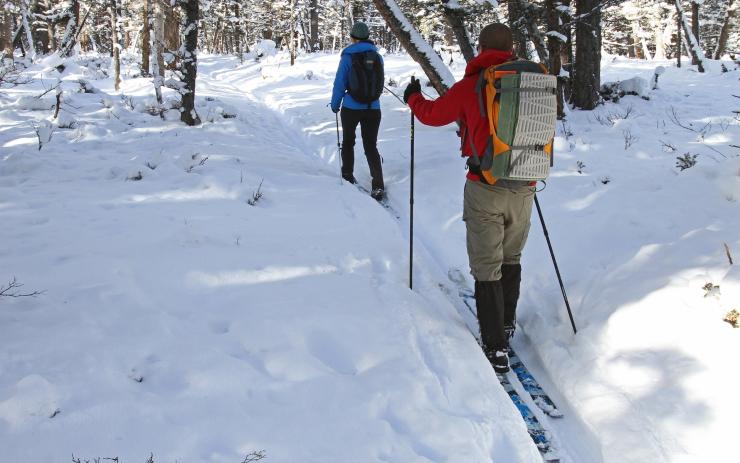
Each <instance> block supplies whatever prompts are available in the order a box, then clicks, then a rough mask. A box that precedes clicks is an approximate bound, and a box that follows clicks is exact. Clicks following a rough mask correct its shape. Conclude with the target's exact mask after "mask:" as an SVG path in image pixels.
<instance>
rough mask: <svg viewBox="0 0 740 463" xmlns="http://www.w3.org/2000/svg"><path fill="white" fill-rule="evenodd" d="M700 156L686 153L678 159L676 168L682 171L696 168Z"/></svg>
mask: <svg viewBox="0 0 740 463" xmlns="http://www.w3.org/2000/svg"><path fill="white" fill-rule="evenodd" d="M698 156H699V155H698V154H691V153H684V154H682V155H681V156H678V157H677V158H676V167H678V169H679V170H682V171H683V170H686V169H688V168H690V167H694V166H695V165H696V158H697V157H698Z"/></svg>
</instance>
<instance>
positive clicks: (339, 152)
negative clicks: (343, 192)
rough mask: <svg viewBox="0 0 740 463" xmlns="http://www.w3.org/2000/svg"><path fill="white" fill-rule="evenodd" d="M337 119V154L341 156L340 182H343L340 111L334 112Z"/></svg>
mask: <svg viewBox="0 0 740 463" xmlns="http://www.w3.org/2000/svg"><path fill="white" fill-rule="evenodd" d="M334 118H335V119H336V120H337V156H338V157H339V184H340V185H341V184H342V145H341V143H339V113H334Z"/></svg>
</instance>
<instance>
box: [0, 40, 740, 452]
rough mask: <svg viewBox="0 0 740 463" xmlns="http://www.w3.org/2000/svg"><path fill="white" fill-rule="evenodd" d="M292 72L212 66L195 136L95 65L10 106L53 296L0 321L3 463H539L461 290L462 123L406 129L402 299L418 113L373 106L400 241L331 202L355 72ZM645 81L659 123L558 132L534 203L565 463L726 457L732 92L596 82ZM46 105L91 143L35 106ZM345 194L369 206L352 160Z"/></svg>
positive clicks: (5, 205) (10, 149)
mask: <svg viewBox="0 0 740 463" xmlns="http://www.w3.org/2000/svg"><path fill="white" fill-rule="evenodd" d="M288 59H289V57H288V56H287V54H284V53H280V52H279V53H277V55H275V56H274V57H270V59H266V60H263V61H262V62H260V63H254V62H245V63H244V64H240V63H239V60H238V58H235V57H219V56H209V55H202V56H199V77H198V94H197V99H196V108H197V110H198V112H199V113H200V114H206V115H209V117H207V118H204V122H203V124H202V125H201V126H199V127H192V128H191V127H186V126H184V125H183V124H182V123H180V122H179V112H178V111H177V110H176V109H169V110H168V111H167V112H165V114H164V116H165V117H164V120H163V119H161V118H160V117H159V115H158V114H156V113H155V114H154V115H152V114H150V113H149V112H148V111H143V112H142V109H144V108H147V107H149V105H150V104H152V103H153V102H154V95H153V94H152V93H153V92H152V90H153V89H152V85H151V81H150V80H148V79H144V78H136V77H130V78H127V79H126V80H125V81H124V82H123V83H122V86H121V91H120V92H116V91H114V89H113V82H112V79H110V78H108V77H105V76H104V75H102V74H99V73H97V71H95V72H93V71H92V70H91V68H89V67H88V64H89V63H94V62H106V60H108V58H106V57H102V56H86V57H80V58H78V59H77V60H76V62H72V61H67V62H66V64H67V66H66V69H67V70H66V71H65V73H64V74H63V75H60V74H59V72H58V71H57V70H56V69H55V68H49V67H44V66H43V65H42V64H39V63H37V64H36V65H33V66H31V67H30V68H29V69H28V71H26V72H25V74H24V76H25V77H30V76H33V77H34V81H33V83H31V84H29V85H22V86H18V87H14V88H4V89H3V93H5V94H6V95H7V97H5V96H3V97H2V98H0V125H2V130H1V131H0V147H2V150H1V151H0V223H2V224H3V226H2V227H0V242H2V243H3V246H2V248H0V262H2V265H1V266H0V269H1V270H2V272H0V287H2V285H5V284H6V282H7V281H11V279H12V278H13V277H16V278H17V280H18V281H19V282H21V283H22V284H24V285H25V286H24V287H23V289H27V290H30V291H33V290H39V291H44V292H43V294H41V295H39V296H37V297H25V298H0V339H2V349H0V372H2V373H1V374H0V449H2V457H1V458H0V459H1V460H3V461H8V462H21V461H22V462H24V463H47V462H50V461H68V460H69V458H70V455H72V454H74V455H75V456H76V457H80V458H82V461H84V460H85V459H89V460H90V461H93V459H95V458H100V457H119V458H120V461H126V462H132V461H145V459H146V458H148V456H149V455H150V453H153V454H154V459H155V461H162V462H174V461H180V462H191V461H197V462H219V463H220V462H224V463H226V462H229V463H233V462H239V461H243V460H244V457H245V455H247V454H248V453H249V452H251V451H256V450H265V452H266V455H267V458H266V459H265V461H266V462H270V463H273V462H276V463H297V462H306V463H313V462H386V463H389V462H390V463H417V462H418V463H424V462H430V461H433V462H450V463H458V462H459V463H490V462H506V463H509V462H513V463H517V462H527V463H540V462H541V461H542V460H541V457H540V454H539V452H538V451H537V450H536V448H535V447H534V445H533V444H532V441H531V440H530V439H529V436H528V435H527V433H526V431H525V428H524V425H523V424H522V420H521V418H520V417H519V415H518V413H517V411H516V410H515V408H514V407H513V405H512V403H511V401H510V400H509V398H508V397H507V395H506V393H505V392H504V391H503V389H502V388H501V387H500V385H499V384H498V383H497V380H496V378H495V376H494V374H493V372H492V370H491V368H490V365H489V364H488V363H487V361H486V360H485V358H484V357H483V355H482V353H481V352H480V349H479V347H478V345H477V344H476V342H475V340H474V338H473V336H472V335H471V334H470V332H469V328H470V327H474V320H471V316H470V314H465V313H464V312H461V311H459V310H458V308H457V307H458V305H459V300H457V298H456V296H455V295H454V294H450V291H449V287H448V286H447V281H448V280H447V274H448V271H449V270H450V269H451V268H456V269H461V270H462V272H466V271H467V257H466V249H465V226H464V223H463V222H462V220H461V213H462V193H463V187H464V183H465V170H464V162H463V161H462V160H461V159H460V157H459V154H458V152H457V149H458V146H459V142H458V139H457V137H456V134H455V127H454V126H449V127H444V128H432V127H426V126H423V125H421V124H416V127H415V142H416V145H415V149H416V157H415V163H416V172H415V185H416V191H415V203H414V211H415V217H414V229H415V239H414V244H415V254H414V272H415V273H414V291H410V290H409V289H408V287H407V272H408V265H409V261H408V254H407V252H408V238H409V236H408V229H409V219H408V216H409V196H408V192H409V170H408V169H409V157H408V154H409V151H408V150H409V113H408V110H407V109H406V108H405V106H404V105H402V104H400V103H399V102H398V101H396V100H395V98H394V97H393V96H391V95H389V94H386V95H383V96H382V99H383V100H384V102H383V108H384V110H383V122H382V125H381V133H380V137H379V140H380V141H379V150H380V153H381V154H382V155H383V157H384V160H385V163H384V165H383V168H384V173H385V183H386V186H387V192H388V200H389V203H390V204H391V206H392V207H393V208H394V209H395V210H396V211H397V212H398V214H399V215H400V216H401V219H400V220H397V219H396V218H395V217H394V216H393V215H392V214H389V213H388V211H386V210H385V209H383V208H381V207H378V205H377V203H376V202H375V201H374V200H372V199H371V198H369V197H368V196H367V195H365V194H363V193H361V192H360V191H358V190H357V189H356V188H354V187H353V186H351V185H349V184H347V183H346V182H344V183H342V182H340V180H339V172H340V168H339V160H338V156H337V139H336V136H337V132H336V126H335V117H334V115H333V114H332V113H331V112H330V111H329V110H328V109H327V108H326V107H325V102H326V101H327V100H328V99H329V95H330V92H331V82H332V80H333V77H334V74H333V73H334V72H335V70H336V68H337V63H338V60H339V56H338V55H336V54H335V55H331V54H323V53H317V54H312V55H311V56H300V57H299V60H298V61H297V64H296V65H295V66H287V65H286V62H287V60H288ZM107 62H109V61H107ZM130 62H131V61H130V60H128V59H126V60H123V67H124V69H123V70H122V72H123V73H124V74H126V75H133V74H134V73H133V72H131V69H126V67H127V66H128V64H127V63H130ZM385 62H386V69H387V73H388V75H393V76H398V77H399V78H403V77H408V76H410V75H412V74H416V75H419V73H420V69H419V68H418V66H417V65H416V64H415V63H413V61H412V60H410V59H409V58H408V57H407V56H403V55H388V56H386V57H385ZM711 63H712V65H714V66H718V65H719V63H714V62H711ZM657 64H660V65H663V66H665V72H664V74H663V75H662V76H661V80H660V81H661V87H660V89H659V90H656V91H654V92H653V93H652V94H651V99H650V101H646V100H643V99H641V98H639V97H633V96H625V97H623V98H622V99H620V100H619V102H618V103H606V104H604V105H602V106H600V107H598V108H597V109H596V110H594V111H590V112H581V111H570V112H569V113H568V117H567V121H565V122H562V123H560V124H559V125H558V133H557V136H556V139H555V153H556V154H555V165H554V168H553V171H552V172H551V176H550V178H549V180H548V184H547V188H546V189H545V190H544V191H542V192H540V193H539V194H538V198H539V200H540V203H541V205H542V208H543V213H544V216H545V219H546V220H547V226H548V230H549V233H550V237H551V239H552V242H553V246H554V248H555V252H556V255H557V257H558V263H559V266H560V270H561V272H562V274H563V277H564V283H565V286H566V288H567V291H568V296H569V299H570V302H571V306H572V308H573V311H574V317H575V320H576V323H577V325H578V328H579V332H578V335H576V336H574V335H573V333H572V331H571V328H570V322H569V321H568V317H567V314H566V312H565V309H564V306H563V302H562V298H561V295H560V287H559V285H558V283H557V279H556V278H555V276H554V272H553V269H552V266H551V264H550V257H549V253H548V250H547V246H546V244H545V241H544V239H543V236H542V230H541V228H540V225H539V224H538V223H537V222H538V219H537V216H536V215H534V216H533V220H534V223H533V224H532V230H531V233H530V237H529V242H528V244H527V247H526V248H525V251H524V254H523V261H522V265H523V269H524V270H523V272H524V273H523V283H522V296H521V299H520V303H519V311H518V327H519V328H518V331H517V335H516V337H515V339H514V344H515V348H516V350H517V353H518V354H519V355H520V357H522V358H523V360H524V361H525V362H526V363H527V365H528V366H529V368H530V369H531V370H532V372H533V373H534V374H535V376H536V377H537V379H538V380H539V381H540V382H541V384H542V385H543V386H544V387H545V389H546V390H547V391H548V393H550V395H551V396H552V397H553V399H554V400H555V403H556V404H557V405H558V408H559V409H560V410H561V411H563V413H564V414H565V417H564V418H561V419H558V420H552V419H549V418H546V417H543V422H544V423H545V424H546V425H547V426H549V427H550V428H551V429H552V431H553V433H554V436H553V438H554V441H555V442H556V443H557V444H558V446H559V448H560V449H561V462H563V463H616V462H619V463H623V462H629V463H638V462H639V463H644V462H666V463H667V462H670V463H687V462H692V463H695V462H703V461H731V460H732V459H733V455H736V449H735V443H734V442H735V438H734V437H735V433H736V423H737V417H738V416H740V405H739V404H738V402H737V401H736V400H732V391H737V390H738V389H740V379H739V378H738V375H737V374H736V371H735V370H736V369H735V368H734V365H736V364H737V352H740V329H735V328H732V327H731V326H730V324H728V323H726V322H724V321H723V320H722V319H723V317H724V316H725V314H726V313H727V312H728V311H730V310H731V309H738V310H740V274H739V273H738V271H737V269H738V265H737V261H738V260H740V232H739V230H740V213H739V211H738V207H739V206H738V205H739V204H740V159H739V158H738V152H737V149H736V148H732V147H731V145H739V144H740V123H739V122H738V121H737V119H736V118H733V117H732V110H734V109H736V108H735V106H734V105H735V102H734V101H733V100H735V99H733V98H732V97H731V96H730V95H731V93H733V92H736V86H737V76H736V74H735V73H733V72H728V73H707V74H704V75H699V74H697V73H695V72H693V71H691V70H689V69H677V68H675V67H674V66H673V65H672V63H670V62H668V61H664V62H656V61H639V60H629V59H625V58H614V57H605V60H604V63H603V66H602V75H603V78H604V80H607V81H614V82H616V81H625V80H626V79H629V78H632V77H635V76H637V77H640V78H642V79H643V80H648V79H650V77H651V76H652V75H653V73H654V69H655V66H656V65H657ZM93 67H94V68H95V69H98V68H97V65H95V66H93ZM463 69H464V62H460V63H459V64H458V63H456V65H455V66H454V68H453V72H454V75H456V76H457V77H458V78H459V77H460V76H461V75H462V72H463ZM308 70H311V71H312V72H313V76H314V77H313V78H312V79H311V80H306V79H305V78H304V77H305V75H306V71H308ZM83 78H84V79H86V80H87V82H88V83H89V85H91V86H93V87H95V90H96V93H86V92H80V91H79V89H80V84H79V81H80V79H83ZM59 80H61V88H62V90H63V92H64V104H63V106H62V112H61V113H60V114H64V108H65V107H66V106H67V105H69V108H70V110H74V116H75V121H76V126H75V127H74V128H62V127H61V124H59V127H57V126H56V125H52V124H51V123H50V122H49V121H50V119H51V116H52V115H53V113H52V111H51V109H50V108H48V107H44V108H38V109H36V108H35V107H33V106H32V105H30V104H28V103H24V104H18V102H19V101H24V102H28V101H31V100H30V99H29V98H35V97H36V96H38V95H39V94H41V93H43V92H44V91H46V90H47V89H49V88H52V87H53V86H54V85H56V83H58V82H59ZM163 92H164V98H165V101H169V100H171V99H173V98H176V97H177V96H176V95H174V91H173V90H172V89H167V88H164V89H163ZM170 106H171V105H170ZM170 106H167V107H168V108H169V107H170ZM170 114H172V116H170ZM627 114H628V115H627ZM620 115H622V116H623V117H620ZM596 116H599V119H601V120H611V121H612V123H610V124H602V123H599V122H598V121H597V119H596ZM60 117H66V116H60ZM41 125H43V126H45V127H48V128H49V129H50V130H52V129H53V136H52V137H51V139H50V141H48V142H47V143H46V144H45V145H44V146H43V147H42V149H41V150H40V151H39V149H38V140H37V136H36V133H35V129H34V127H38V126H41ZM682 126H683V127H682ZM627 132H629V133H631V134H632V135H633V136H634V137H635V138H636V139H637V141H636V142H635V143H634V144H633V145H632V146H631V147H629V148H626V149H625V148H624V146H623V135H624V134H625V133H627ZM687 153H688V154H695V155H697V163H696V165H694V166H693V167H690V168H688V169H686V170H683V171H681V170H679V169H678V168H676V167H675V164H676V158H677V156H682V155H684V154H687ZM355 176H356V177H357V178H358V180H359V181H360V183H361V184H362V185H364V186H366V187H367V186H369V183H370V177H369V172H368V169H367V166H366V163H365V162H364V158H363V156H362V151H361V149H360V143H359V140H358V144H357V147H356V163H355ZM258 192H259V194H258ZM255 198H257V199H256V200H255ZM250 204H253V205H250ZM725 244H726V245H727V247H728V249H729V252H730V253H731V255H732V256H733V257H734V258H735V265H733V266H730V265H729V261H728V257H727V254H726V251H725V247H724V245H725ZM468 282H469V283H471V280H470V279H469V280H468ZM709 283H711V284H712V287H714V286H719V290H718V292H716V291H715V292H712V293H711V295H708V296H707V297H705V294H706V293H707V291H705V290H704V289H702V288H704V287H706V285H707V284H709ZM720 398H723V399H724V398H726V399H727V400H720Z"/></svg>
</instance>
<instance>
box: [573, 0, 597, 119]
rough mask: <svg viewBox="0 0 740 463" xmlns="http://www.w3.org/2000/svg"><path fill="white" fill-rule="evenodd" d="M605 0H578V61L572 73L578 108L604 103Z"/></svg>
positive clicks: (574, 94) (574, 98)
mask: <svg viewBox="0 0 740 463" xmlns="http://www.w3.org/2000/svg"><path fill="white" fill-rule="evenodd" d="M600 2H601V0H576V15H577V16H579V17H580V16H582V15H586V16H584V17H582V18H581V19H580V20H579V21H578V22H577V23H576V62H575V63H574V64H575V65H574V68H573V72H574V75H573V76H572V80H573V82H577V85H574V86H573V93H572V103H573V105H574V106H575V107H576V108H581V109H594V108H595V107H596V106H597V105H598V104H599V102H600V97H599V87H600V86H601V6H600Z"/></svg>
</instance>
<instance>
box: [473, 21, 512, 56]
mask: <svg viewBox="0 0 740 463" xmlns="http://www.w3.org/2000/svg"><path fill="white" fill-rule="evenodd" d="M478 45H480V48H481V50H501V51H511V50H513V48H514V37H513V36H512V35H511V29H509V28H508V27H507V26H505V25H504V24H501V23H493V24H489V25H487V26H486V27H484V28H483V30H482V31H480V37H479V38H478Z"/></svg>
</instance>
